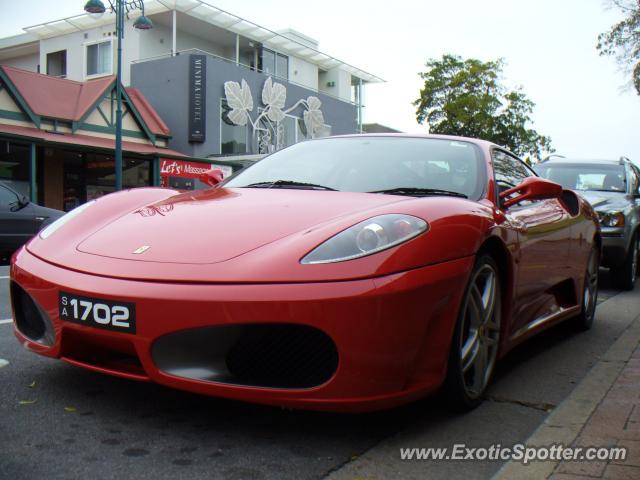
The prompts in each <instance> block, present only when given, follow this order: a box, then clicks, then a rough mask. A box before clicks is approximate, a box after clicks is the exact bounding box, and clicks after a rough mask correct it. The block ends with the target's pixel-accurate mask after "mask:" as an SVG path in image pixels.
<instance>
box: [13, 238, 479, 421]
mask: <svg viewBox="0 0 640 480" xmlns="http://www.w3.org/2000/svg"><path fill="white" fill-rule="evenodd" d="M472 266H473V258H472V257H467V258H462V259H457V260H453V261H449V262H446V263H441V264H437V265H432V266H428V267H423V268H418V269H415V270H411V271H407V272H402V273H397V274H393V275H389V276H385V277H378V278H373V279H363V280H353V281H343V282H324V283H297V284H181V283H159V282H143V281H129V280H122V279H113V278H108V277H99V276H94V275H87V274H84V273H80V272H76V271H71V270H68V269H64V268H60V267H57V266H55V265H52V264H49V263H48V262H45V261H43V260H41V259H39V258H37V257H35V256H34V255H32V254H31V253H29V252H27V251H26V250H25V249H22V250H21V251H20V252H19V253H18V254H17V255H16V256H15V257H14V260H13V263H12V266H11V281H12V286H17V287H18V288H21V289H23V290H24V292H26V293H27V294H28V295H29V296H30V297H31V298H32V299H33V300H34V301H35V303H36V304H37V305H38V307H39V308H40V309H41V311H42V312H43V313H44V314H45V315H46V317H48V319H49V320H50V323H51V325H52V330H53V334H52V335H53V338H52V340H51V342H50V343H51V344H50V345H46V344H45V343H43V342H36V341H33V340H31V339H29V338H27V336H25V335H24V332H21V331H20V329H19V328H17V327H16V326H15V325H14V331H15V335H16V336H17V338H18V339H19V340H20V342H21V343H23V345H24V346H25V347H26V348H27V349H29V350H31V351H33V352H36V353H39V354H41V355H45V356H49V357H54V358H61V359H62V360H65V361H67V362H69V363H72V364H75V365H78V366H82V367H85V368H89V369H91V370H95V371H99V372H102V373H108V374H112V375H117V376H120V377H126V378H130V379H135V380H142V381H153V382H156V383H159V384H162V385H166V386H169V387H173V388H178V389H183V390H188V391H192V392H196V393H202V394H207V395H213V396H220V397H227V398H233V399H238V400H243V401H250V402H258V403H265V404H272V405H281V406H288V407H298V408H310V409H322V410H335V411H368V410H376V409H383V408H389V407H392V406H395V405H398V404H401V403H405V402H408V401H411V400H413V399H415V398H419V397H421V396H424V395H426V394H428V393H429V392H431V391H433V390H435V389H436V388H438V387H439V385H440V384H441V383H442V381H443V379H444V375H445V372H446V362H447V357H448V352H449V344H450V340H451V336H452V332H453V328H454V324H455V319H456V317H457V312H458V307H459V305H460V300H461V296H462V292H463V291H464V286H465V284H466V281H467V278H468V275H469V272H470V270H471V268H472ZM310 268H313V267H310ZM14 288H15V287H14ZM15 289H16V290H17V288H15ZM60 290H63V291H65V292H70V293H74V294H77V295H82V296H87V297H97V298H104V299H111V300H115V301H122V302H135V304H136V316H137V320H136V322H137V330H136V333H135V335H132V334H127V333H120V332H113V331H108V330H101V329H95V328H91V327H87V326H84V325H78V324H76V323H70V322H67V321H63V320H60V318H59V316H58V293H59V291H60ZM14 318H16V317H15V311H14ZM276 324H277V325H291V324H293V325H297V326H306V327H311V328H310V329H312V330H315V331H319V332H322V333H323V334H325V336H328V338H330V339H331V341H332V343H333V344H334V345H335V350H336V353H337V362H336V365H337V366H336V368H335V372H333V373H332V374H331V375H330V376H329V378H328V379H326V381H323V383H321V384H319V385H315V386H312V387H309V388H299V387H295V386H294V387H293V388H290V387H277V388H276V387H265V386H262V385H257V384H255V385H252V384H238V383H237V382H236V383H233V380H230V381H226V380H225V378H224V376H219V377H215V376H211V377H207V376H206V375H203V376H200V377H199V376H198V375H197V374H193V375H191V376H190V378H189V376H185V375H186V374H183V373H181V372H184V371H185V370H184V369H183V370H180V369H179V368H178V369H172V368H168V367H166V362H164V363H163V360H162V359H161V358H160V356H158V355H157V354H155V355H154V349H155V350H156V351H157V350H158V345H162V342H163V341H165V342H166V339H167V338H171V337H170V335H172V334H173V335H178V336H179V335H181V334H183V333H185V332H211V329H212V327H220V328H223V329H224V328H226V329H231V330H233V328H236V327H238V326H240V327H242V326H247V325H261V326H268V325H276ZM199 329H202V330H199ZM214 330H215V329H214ZM197 336H198V335H196V337H197ZM214 343H216V342H215V341H212V342H211V344H212V350H215V349H216V348H217V347H214V346H213V344H214ZM207 344H208V342H207V341H204V342H202V341H201V342H200V345H201V347H200V348H205V349H206V345H207ZM178 350H179V349H178ZM201 353H202V355H200V354H199V355H196V356H195V357H194V358H201V359H202V360H201V361H202V362H206V361H207V360H206V358H207V355H206V354H205V353H203V352H201ZM312 353H313V352H309V355H311V354H312ZM303 354H304V352H303ZM173 357H175V355H173ZM169 363H171V362H169ZM161 367H162V368H161ZM190 367H194V368H197V367H198V365H191V366H190ZM202 367H206V368H209V365H202ZM299 368H305V366H304V365H302V364H301V365H300V367H299ZM187 370H188V369H187Z"/></svg>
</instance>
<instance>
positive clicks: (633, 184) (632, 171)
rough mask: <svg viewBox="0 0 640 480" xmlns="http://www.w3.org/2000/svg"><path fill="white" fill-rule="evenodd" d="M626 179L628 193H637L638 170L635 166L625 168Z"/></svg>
mask: <svg viewBox="0 0 640 480" xmlns="http://www.w3.org/2000/svg"><path fill="white" fill-rule="evenodd" d="M627 181H628V182H629V193H631V195H637V194H638V171H637V170H636V168H635V167H633V166H631V165H630V166H629V167H628V170H627Z"/></svg>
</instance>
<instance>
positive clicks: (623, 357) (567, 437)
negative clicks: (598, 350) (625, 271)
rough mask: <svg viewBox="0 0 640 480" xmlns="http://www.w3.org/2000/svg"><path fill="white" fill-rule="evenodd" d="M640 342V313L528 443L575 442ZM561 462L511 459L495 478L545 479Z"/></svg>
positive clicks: (540, 444)
mask: <svg viewBox="0 0 640 480" xmlns="http://www.w3.org/2000/svg"><path fill="white" fill-rule="evenodd" d="M639 342H640V316H638V317H636V318H635V320H634V321H633V322H631V324H629V326H628V327H627V328H626V329H625V330H624V332H622V334H621V335H620V337H619V338H618V339H617V340H616V341H615V343H614V344H613V345H611V347H609V349H608V350H607V352H606V353H605V354H604V355H603V356H602V357H601V358H600V360H599V361H598V363H596V364H595V365H594V366H593V368H592V369H591V370H590V371H589V373H587V375H586V376H585V377H584V378H583V379H582V381H581V382H580V383H579V384H578V386H577V387H576V388H575V389H574V390H573V392H571V394H570V395H569V396H568V397H567V398H566V399H565V400H564V401H563V402H562V403H561V404H560V405H559V406H558V408H556V409H555V410H554V411H553V412H552V413H551V415H549V416H548V417H547V419H546V420H545V421H544V423H543V424H542V425H540V426H539V427H538V428H537V430H536V431H535V432H533V434H532V435H531V436H530V437H529V438H528V439H527V440H526V442H524V443H525V444H526V445H527V446H543V445H549V446H550V445H553V444H558V443H560V444H563V445H571V444H572V443H573V442H574V441H575V439H576V438H577V437H578V435H579V434H580V432H581V431H582V429H583V427H584V426H585V424H586V423H587V421H588V420H589V418H590V417H591V414H592V413H593V412H594V411H595V409H596V407H597V406H598V405H599V404H600V402H601V401H602V399H603V398H604V397H605V395H606V394H607V392H608V391H609V390H610V388H611V386H612V385H613V384H614V383H615V381H616V379H617V378H618V376H619V375H620V372H621V371H622V369H623V368H624V367H625V365H626V364H627V361H628V360H629V358H630V357H631V355H632V354H633V352H634V350H635V349H636V347H637V346H638V343H639ZM559 463H560V462H559V461H558V462H556V461H545V462H534V463H530V464H528V465H524V464H522V463H520V462H514V461H510V462H508V463H506V464H505V465H503V467H502V468H501V469H500V470H498V472H497V473H496V474H495V475H494V476H493V477H492V480H511V479H514V478H517V479H518V480H529V479H531V480H539V479H545V478H548V477H549V476H550V475H552V474H553V472H554V471H555V469H556V467H557V466H558V464H559Z"/></svg>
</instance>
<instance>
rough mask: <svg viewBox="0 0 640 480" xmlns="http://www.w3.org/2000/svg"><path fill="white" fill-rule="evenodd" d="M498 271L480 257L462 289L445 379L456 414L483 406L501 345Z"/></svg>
mask: <svg viewBox="0 0 640 480" xmlns="http://www.w3.org/2000/svg"><path fill="white" fill-rule="evenodd" d="M500 288H501V287H500V278H499V270H498V266H497V264H496V262H495V261H494V259H493V258H492V257H491V256H490V255H486V254H483V255H480V256H479V257H478V258H477V260H476V262H475V265H474V267H473V271H472V272H471V276H470V278H469V283H468V285H467V287H466V289H465V293H464V296H463V297H462V303H461V305H460V311H459V313H458V320H457V322H456V328H455V330H454V333H453V338H452V341H451V349H450V352H449V362H448V367H447V378H446V380H445V384H444V391H445V395H446V396H447V401H448V404H449V405H450V406H451V407H453V408H454V409H455V410H458V411H465V410H471V409H473V408H475V407H477V406H478V405H480V403H482V400H483V395H484V392H485V390H486V388H487V385H488V384H489V380H490V379H491V376H492V374H493V371H494V367H495V364H496V359H497V354H498V347H499V344H500V321H501V311H502V308H501V305H502V303H501V300H502V295H501V291H500Z"/></svg>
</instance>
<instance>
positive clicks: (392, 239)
mask: <svg viewBox="0 0 640 480" xmlns="http://www.w3.org/2000/svg"><path fill="white" fill-rule="evenodd" d="M428 227H429V225H428V224H427V222H425V221H424V220H422V219H421V218H417V217H413V216H411V215H401V214H397V213H393V214H388V215H379V216H377V217H373V218H370V219H368V220H365V221H364V222H360V223H358V224H356V225H354V226H352V227H349V228H347V229H346V230H343V231H342V232H340V233H338V234H337V235H334V236H333V237H331V238H330V239H329V240H327V241H326V242H324V243H322V244H320V245H319V246H318V247H316V248H315V249H313V250H312V251H311V252H309V253H308V254H307V255H305V256H304V257H303V258H302V260H300V263H303V264H316V263H335V262H344V261H345V260H353V259H355V258H360V257H365V256H367V255H371V254H373V253H377V252H380V251H382V250H386V249H387V248H391V247H395V246H396V245H400V244H401V243H403V242H406V241H408V240H411V239H412V238H414V237H416V236H418V235H420V234H421V233H422V232H425V231H426V230H427V228H428Z"/></svg>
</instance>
